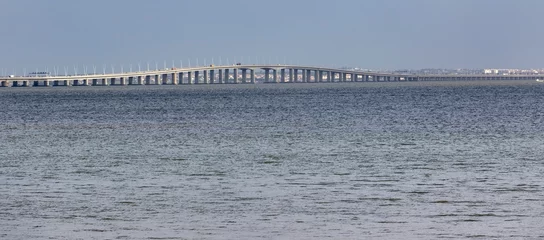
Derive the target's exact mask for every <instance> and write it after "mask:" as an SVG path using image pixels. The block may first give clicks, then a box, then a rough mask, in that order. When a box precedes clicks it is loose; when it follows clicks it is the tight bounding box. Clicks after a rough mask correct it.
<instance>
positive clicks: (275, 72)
mask: <svg viewBox="0 0 544 240" xmlns="http://www.w3.org/2000/svg"><path fill="white" fill-rule="evenodd" d="M272 76H273V79H272V80H273V81H274V83H278V70H277V69H272Z"/></svg>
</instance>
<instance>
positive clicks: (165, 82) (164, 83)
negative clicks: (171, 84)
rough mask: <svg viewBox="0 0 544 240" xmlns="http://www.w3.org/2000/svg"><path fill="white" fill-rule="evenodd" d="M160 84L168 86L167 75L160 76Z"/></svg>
mask: <svg viewBox="0 0 544 240" xmlns="http://www.w3.org/2000/svg"><path fill="white" fill-rule="evenodd" d="M162 84H163V85H166V84H168V74H167V73H165V74H162Z"/></svg>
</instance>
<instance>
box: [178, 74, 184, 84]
mask: <svg viewBox="0 0 544 240" xmlns="http://www.w3.org/2000/svg"><path fill="white" fill-rule="evenodd" d="M178 83H179V84H180V85H183V72H179V73H178Z"/></svg>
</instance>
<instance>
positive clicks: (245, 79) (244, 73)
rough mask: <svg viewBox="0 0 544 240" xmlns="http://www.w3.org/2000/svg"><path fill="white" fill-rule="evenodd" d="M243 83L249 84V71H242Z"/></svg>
mask: <svg viewBox="0 0 544 240" xmlns="http://www.w3.org/2000/svg"><path fill="white" fill-rule="evenodd" d="M242 83H244V84H245V83H247V69H245V68H243V69H242Z"/></svg>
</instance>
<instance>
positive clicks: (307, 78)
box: [306, 69, 312, 83]
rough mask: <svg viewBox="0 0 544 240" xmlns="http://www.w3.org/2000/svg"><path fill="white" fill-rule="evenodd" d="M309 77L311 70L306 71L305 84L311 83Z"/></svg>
mask: <svg viewBox="0 0 544 240" xmlns="http://www.w3.org/2000/svg"><path fill="white" fill-rule="evenodd" d="M311 76H312V72H311V70H309V69H306V82H307V83H309V82H311V81H310V79H311V78H312V77H311Z"/></svg>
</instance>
